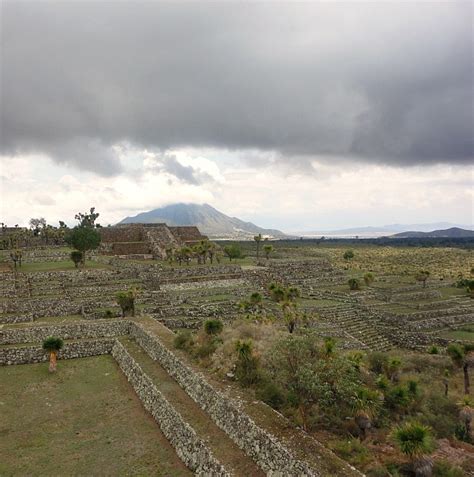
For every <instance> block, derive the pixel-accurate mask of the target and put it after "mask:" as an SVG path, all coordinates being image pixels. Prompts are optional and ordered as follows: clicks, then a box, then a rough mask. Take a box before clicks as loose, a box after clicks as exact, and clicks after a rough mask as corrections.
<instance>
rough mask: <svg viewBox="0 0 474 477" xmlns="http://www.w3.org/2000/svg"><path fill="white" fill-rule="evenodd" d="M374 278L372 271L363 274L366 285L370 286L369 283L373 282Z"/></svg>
mask: <svg viewBox="0 0 474 477" xmlns="http://www.w3.org/2000/svg"><path fill="white" fill-rule="evenodd" d="M374 280H375V278H374V274H373V273H370V272H368V273H366V274H365V275H364V282H365V284H366V285H367V286H370V284H371V283H373V281H374Z"/></svg>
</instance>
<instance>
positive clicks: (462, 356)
mask: <svg viewBox="0 0 474 477" xmlns="http://www.w3.org/2000/svg"><path fill="white" fill-rule="evenodd" d="M446 351H447V353H448V355H449V356H450V358H451V359H452V361H453V363H454V364H455V365H456V366H457V367H458V368H461V369H462V371H463V375H464V394H469V393H470V379H469V368H470V367H471V366H473V365H474V344H468V345H464V346H461V345H458V344H455V343H451V344H450V345H449V346H448V348H447V350H446Z"/></svg>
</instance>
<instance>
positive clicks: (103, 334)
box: [0, 320, 130, 345]
mask: <svg viewBox="0 0 474 477" xmlns="http://www.w3.org/2000/svg"><path fill="white" fill-rule="evenodd" d="M129 330H130V322H129V321H128V320H96V321H90V322H84V321H82V322H76V323H71V324H64V325H49V326H48V325H47V326H45V325H33V326H28V327H21V328H20V327H18V328H7V329H2V330H0V345H6V344H13V343H35V342H40V341H43V340H44V339H46V338H48V336H58V337H60V338H62V339H64V340H69V339H86V338H92V339H93V338H110V337H115V336H123V335H128V333H129Z"/></svg>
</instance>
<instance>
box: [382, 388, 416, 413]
mask: <svg viewBox="0 0 474 477" xmlns="http://www.w3.org/2000/svg"><path fill="white" fill-rule="evenodd" d="M409 403H410V395H409V393H408V390H407V389H406V388H405V387H404V386H393V387H391V388H389V389H388V390H387V391H386V393H385V405H386V406H387V407H388V408H389V409H394V410H401V409H404V408H406V407H407V406H408V404H409Z"/></svg>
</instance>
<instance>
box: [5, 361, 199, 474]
mask: <svg viewBox="0 0 474 477" xmlns="http://www.w3.org/2000/svg"><path fill="white" fill-rule="evenodd" d="M47 368H48V366H47V363H42V364H32V365H19V366H5V367H1V368H0V382H1V383H2V394H1V396H0V408H1V415H2V419H1V420H0V436H1V438H0V455H1V456H2V458H1V459H0V475H5V476H7V475H90V476H93V475H96V476H115V475H142V476H143V475H163V476H164V475H166V476H169V475H173V476H180V475H191V473H190V472H189V471H188V470H187V469H186V468H185V467H184V465H183V464H182V463H181V461H180V460H179V459H178V457H177V456H176V454H175V453H174V450H173V449H172V448H171V446H170V444H169V443H168V441H167V440H166V439H165V437H164V436H163V435H162V434H161V432H160V430H159V427H158V424H156V422H155V421H154V420H153V418H152V417H151V416H150V415H149V414H147V413H146V411H145V410H144V409H143V407H142V405H141V403H140V401H139V399H138V397H137V396H136V395H135V394H134V392H133V390H132V388H131V387H130V385H129V384H128V382H127V380H126V378H125V376H124V375H123V374H122V373H121V372H120V370H119V368H118V366H117V364H116V363H115V361H114V360H113V358H112V357H110V356H99V357H94V358H82V359H75V360H65V361H59V363H58V372H57V373H56V374H50V373H48V370H47ZM19 403H21V405H19Z"/></svg>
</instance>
